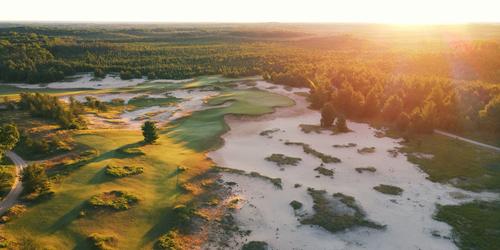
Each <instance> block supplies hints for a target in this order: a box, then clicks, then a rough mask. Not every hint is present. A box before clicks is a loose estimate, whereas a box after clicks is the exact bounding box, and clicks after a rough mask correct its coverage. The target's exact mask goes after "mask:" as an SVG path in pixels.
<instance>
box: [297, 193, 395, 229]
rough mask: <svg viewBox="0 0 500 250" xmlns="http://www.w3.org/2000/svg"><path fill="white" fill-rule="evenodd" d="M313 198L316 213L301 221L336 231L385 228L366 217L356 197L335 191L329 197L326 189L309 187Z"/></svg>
mask: <svg viewBox="0 0 500 250" xmlns="http://www.w3.org/2000/svg"><path fill="white" fill-rule="evenodd" d="M308 192H309V194H310V195H311V196H312V198H313V202H314V205H313V209H314V212H315V213H314V215H312V216H310V217H307V218H304V219H302V220H301V221H300V223H302V224H305V225H318V226H321V227H323V228H324V229H326V230H328V231H330V232H332V233H335V232H339V231H343V230H346V229H349V228H353V227H359V226H361V227H370V228H375V229H383V228H385V226H383V225H380V224H378V223H375V222H372V221H369V220H366V219H365V213H364V212H363V211H362V210H361V208H360V207H359V206H358V205H357V204H356V201H355V199H354V197H352V196H348V195H344V194H342V193H335V194H334V195H333V196H332V197H328V196H327V193H326V191H324V190H315V189H313V188H309V189H308Z"/></svg>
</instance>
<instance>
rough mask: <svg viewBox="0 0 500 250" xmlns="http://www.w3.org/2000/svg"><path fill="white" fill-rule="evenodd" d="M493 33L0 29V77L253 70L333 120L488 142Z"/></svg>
mask: <svg viewBox="0 0 500 250" xmlns="http://www.w3.org/2000/svg"><path fill="white" fill-rule="evenodd" d="M77 27H78V28H77ZM499 39H500V34H499V33H498V29H496V28H495V27H494V26H491V25H466V26H434V27H432V28H428V29H426V30H425V29H424V30H423V29H415V30H412V29H411V28H410V29H408V28H406V29H399V28H398V27H396V26H382V25H327V24H324V25H320V24H317V25H300V24H295V25H292V24H288V25H285V24H283V25H281V24H259V25H257V24H255V25H253V24H246V25H243V24H242V25H230V24H227V25H223V24H218V25H215V24H206V25H196V26H194V25H189V24H177V25H160V24H158V25H148V26H146V25H144V26H141V25H78V26H73V25H71V24H67V25H62V24H61V25H43V24H25V25H10V24H2V25H0V81H3V82H27V83H46V82H51V81H57V80H62V79H63V78H65V77H68V76H71V75H73V74H75V73H77V72H93V73H94V75H95V77H103V76H105V75H106V74H108V73H114V74H119V75H120V77H121V78H122V79H131V78H140V77H147V78H148V79H158V78H163V79H184V78H190V77H194V76H200V75H213V74H222V75H224V76H230V77H231V76H234V77H236V76H249V75H261V76H262V77H264V79H266V80H269V81H271V82H274V83H278V84H285V85H291V86H305V87H310V89H311V91H310V96H309V98H310V101H311V106H312V108H314V109H322V108H323V107H324V106H325V104H328V103H330V104H332V106H333V107H334V109H335V110H334V113H335V115H336V116H344V117H347V118H351V119H359V120H370V121H372V122H374V123H381V124H390V125H393V126H394V127H397V128H398V129H400V130H403V131H406V132H409V133H421V132H423V133H425V132H429V131H432V129H435V128H439V129H444V130H448V131H454V132H457V133H462V134H468V135H471V136H473V137H480V138H482V139H484V140H485V141H490V142H492V143H493V144H498V143H499V142H500V136H499V134H500V84H499V83H500V44H499ZM328 106H329V105H328ZM436 114H440V115H439V116H438V115H436ZM479 130H480V131H481V132H477V131H479ZM492 135H493V136H492Z"/></svg>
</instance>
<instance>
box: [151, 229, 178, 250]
mask: <svg viewBox="0 0 500 250" xmlns="http://www.w3.org/2000/svg"><path fill="white" fill-rule="evenodd" d="M177 238H178V232H177V231H175V230H171V231H170V232H168V233H167V234H164V235H163V236H161V237H160V238H159V239H158V241H157V242H156V248H157V249H165V250H178V249H181V247H180V246H179V243H178V242H177Z"/></svg>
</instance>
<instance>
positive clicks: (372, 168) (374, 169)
mask: <svg viewBox="0 0 500 250" xmlns="http://www.w3.org/2000/svg"><path fill="white" fill-rule="evenodd" d="M376 171H377V169H376V168H375V167H372V166H369V167H359V168H356V172H358V173H360V174H362V173H363V172H372V173H374V172H376Z"/></svg>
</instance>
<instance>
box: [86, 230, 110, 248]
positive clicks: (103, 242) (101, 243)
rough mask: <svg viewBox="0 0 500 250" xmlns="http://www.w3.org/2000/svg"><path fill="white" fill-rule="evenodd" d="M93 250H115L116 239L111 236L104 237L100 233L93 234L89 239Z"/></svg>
mask: <svg viewBox="0 0 500 250" xmlns="http://www.w3.org/2000/svg"><path fill="white" fill-rule="evenodd" d="M87 240H88V241H89V243H90V246H91V248H92V249H98V250H108V249H114V245H115V241H116V239H115V237H113V236H109V235H102V234H98V233H93V234H91V235H89V237H87Z"/></svg>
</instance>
